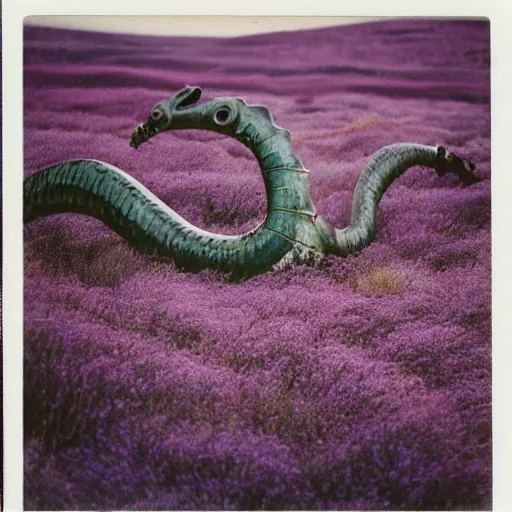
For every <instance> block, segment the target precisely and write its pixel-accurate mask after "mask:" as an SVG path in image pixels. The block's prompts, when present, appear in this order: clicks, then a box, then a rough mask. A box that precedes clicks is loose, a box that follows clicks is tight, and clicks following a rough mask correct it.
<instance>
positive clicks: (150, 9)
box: [2, 0, 512, 511]
mask: <svg viewBox="0 0 512 512" xmlns="http://www.w3.org/2000/svg"><path fill="white" fill-rule="evenodd" d="M2 4H3V5H2V7H3V16H2V17H3V19H2V31H3V41H2V49H3V75H2V80H3V82H2V88H3V99H2V101H3V103H2V107H3V198H2V199H3V230H4V231H3V306H4V307H3V311H2V315H3V351H4V352H3V358H4V374H3V380H4V416H3V420H4V454H5V459H4V460H5V462H4V464H5V465H4V478H5V480H4V483H5V486H4V490H5V492H4V500H5V501H4V506H5V509H6V510H8V511H14V510H23V508H22V490H23V486H22V475H23V458H22V411H23V408H22V392H23V382H22V368H23V365H22V355H23V302H22V301H23V292H22V290H23V287H22V286H23V227H22V176H23V173H22V168H23V139H22V134H23V126H22V119H23V102H22V98H23V96H22V94H23V90H22V44H23V39H22V28H23V18H24V17H25V16H33V15H84V14H85V15H119V14H122V15H139V16H143V15H154V16H158V15H217V16H218V15H231V16H233V15H236V16H248V15H252V16H262V15H264V16H370V17H374V16H388V17H389V16H400V17H401V16H415V17H437V16H457V17H460V16H464V17H475V16H486V17H488V18H489V19H490V20H491V49H492V57H491V66H492V70H491V76H492V87H491V102H492V109H491V115H492V230H493V236H492V242H493V256H492V265H493V322H492V325H493V470H494V477H493V480H494V500H493V510H503V511H506V510H512V492H511V487H512V486H510V482H511V481H512V477H511V471H510V464H512V442H511V435H510V432H511V431H512V425H511V416H512V414H511V403H512V401H511V399H510V395H509V393H507V391H511V390H512V386H511V383H512V380H511V378H510V375H511V373H512V371H511V370H510V364H511V362H512V357H511V355H512V339H510V338H511V337H512V336H511V334H510V332H511V329H510V318H511V305H512V302H511V301H512V297H511V286H510V285H511V280H512V279H511V275H512V272H511V260H510V243H511V242H510V236H511V234H512V229H511V228H512V226H511V224H512V221H511V219H512V215H511V214H510V205H511V202H512V201H511V199H510V194H511V193H512V187H511V186H510V185H511V175H512V170H510V163H509V160H510V156H509V153H510V149H509V148H510V145H511V143H512V142H511V140H510V138H511V137H510V128H509V126H510V123H511V120H512V108H511V105H512V101H511V91H512V87H511V83H510V68H511V62H510V59H509V58H508V57H509V56H510V51H509V49H508V48H509V45H510V43H511V38H510V33H511V32H512V30H511V28H510V25H511V21H512V20H511V17H510V16H509V15H510V13H511V8H510V7H509V5H510V2H509V1H508V0H486V1H485V0H465V1H464V2H457V3H455V2H451V3H450V2H446V0H428V1H425V2H411V1H410V0H388V1H386V2H382V3H377V2H372V1H371V0H358V1H357V2H349V1H340V0H315V2H314V4H313V5H311V4H309V5H308V4H306V3H299V2H297V1H296V0H280V1H279V2H277V1H275V0H259V1H258V2H256V3H255V2H242V1H240V0H238V1H234V0H216V1H209V0H195V1H194V2H170V1H169V0H153V1H150V0H146V1H144V2H141V1H133V0H124V1H123V0H87V1H84V2H71V1H70V0H3V2H2Z"/></svg>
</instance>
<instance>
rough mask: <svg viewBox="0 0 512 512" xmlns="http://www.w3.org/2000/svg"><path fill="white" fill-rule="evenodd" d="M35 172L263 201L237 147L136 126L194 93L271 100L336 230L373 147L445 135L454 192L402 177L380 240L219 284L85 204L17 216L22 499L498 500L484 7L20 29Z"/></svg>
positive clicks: (440, 505)
mask: <svg viewBox="0 0 512 512" xmlns="http://www.w3.org/2000/svg"><path fill="white" fill-rule="evenodd" d="M24 46H25V55H24V59H25V60H24V87H25V88H24V112H23V114H24V152H25V165H24V172H25V176H28V175H30V174H31V173H33V172H35V171H36V170H38V169H40V168H42V167H45V166H48V165H50V164H54V163H57V162H59V161H63V160H70V159H75V158H94V159H98V160H103V161H105V162H108V163H110V164H113V165H115V166H117V167H119V168H121V169H123V170H124V171H126V172H128V173H129V174H131V175H133V176H134V177H135V178H137V179H138V180H139V181H141V182H142V183H143V184H144V185H145V186H146V187H147V188H149V189H150V190H151V191H152V192H154V193H155V194H156V195H158V196H159V197H160V198H161V199H162V200H163V201H165V202H166V203H167V204H169V205H170V206H171V207H172V208H174V209H175V210H176V211H177V212H178V213H179V214H180V215H182V216H183V217H185V218H186V219H187V220H189V221H190V222H192V223H193V224H195V225H197V226H200V227H201V228H204V229H208V230H209V231H215V232H222V233H241V232H243V231H246V230H249V229H251V228H252V227H254V226H255V225H256V224H257V223H258V222H259V221H260V220H261V219H262V218H263V217H264V215H265V191H264V187H263V182H262V179H261V176H260V173H259V170H258V166H257V163H256V161H255V159H254V158H253V157H252V155H251V154H250V153H249V151H248V150H247V149H246V148H245V147H244V146H242V145H241V144H239V143H238V142H236V141H234V140H233V139H229V138H226V137H222V136H220V135H217V134H213V133H209V132H199V131H198V132H195V131H183V132H170V133H166V134H162V135H160V136H158V137H156V138H154V139H153V140H152V141H151V142H150V143H148V144H146V145H144V146H142V147H141V148H140V149H138V150H137V151H135V150H134V149H133V148H131V147H130V146H129V137H130V133H131V132H132V130H133V129H134V128H135V126H136V125H137V124H138V123H140V122H143V121H144V120H145V119H146V118H147V115H148V114H149V112H150V111H151V108H152V107H153V105H154V104H155V103H157V102H158V101H160V100H162V99H165V98H168V97H170V96H172V95H173V94H174V93H175V92H176V91H177V90H179V89H181V88H182V87H183V86H185V85H199V86H201V87H202V88H203V98H205V99H208V98H212V97H216V96H237V97H243V98H244V99H245V100H246V101H247V102H248V103H259V104H264V105H267V106H268V107H269V108H270V109H271V110H272V112H273V114H274V117H275V118H276V121H277V123H278V124H279V125H281V126H283V127H285V128H287V129H289V130H290V132H291V133H292V146H293V148H294V151H295V153H296V154H297V155H298V156H299V157H300V158H301V160H302V161H303V163H304V165H305V166H306V167H307V168H309V169H310V170H311V188H312V195H313V198H314V200H315V203H316V205H317V209H318V213H319V214H320V215H322V216H323V217H324V218H325V219H326V220H327V221H328V222H330V223H332V224H334V225H336V226H338V227H343V226H345V225H347V224H348V222H349V218H350V207H351V197H352V192H353V190H354V186H355V183H356V180H357V178H358V176H359V173H360V172H361V170H362V168H363V166H364V164H365V162H366V161H367V160H368V157H369V156H370V155H371V154H372V153H373V152H374V151H376V150H378V149H379V148H381V147H382V146H384V145H386V144H391V143H394V142H419V143H424V144H437V143H440V144H444V145H446V146H447V147H448V148H449V149H452V150H454V151H456V152H458V153H460V154H461V155H463V156H465V157H467V158H469V159H471V160H473V161H474V162H475V164H476V165H477V171H476V172H477V174H478V176H479V177H480V178H482V181H481V182H479V183H477V184H475V185H472V186H469V187H464V186H462V185H461V184H460V182H459V181H458V180H457V178H456V177H455V176H445V177H442V178H439V177H438V176H437V175H436V174H435V173H434V172H433V171H432V170H428V169H422V168H419V167H417V168H414V169H411V170H410V171H409V172H408V173H406V174H405V175H404V176H402V177H400V178H399V179H398V180H397V181H396V182H394V183H393V184H392V186H391V187H390V189H389V190H388V192H387V193H386V194H385V196H384V198H383V199H382V202H381V204H380V207H379V215H378V231H377V238H376V240H375V242H374V243H373V244H372V245H371V246H370V247H368V248H367V249H365V250H364V251H363V252H362V253H361V254H360V255H358V256H357V257H351V258H346V259H342V258H335V257H330V258H328V259H327V260H326V261H325V262H324V263H323V264H322V265H321V266H320V267H319V268H309V267H305V266H296V267H292V268H288V269H285V270H282V271H279V272H271V273H267V274H265V275H261V276H258V277H254V278H251V279H249V280H246V281H241V282H235V281H233V280H230V279H229V278H228V277H227V276H225V275H222V274H218V273H215V272H210V271H208V272H203V273H199V274H189V273H183V272H178V271H177V270H175V269H173V268H172V267H170V266H169V265H166V264H164V263H162V262H161V261H158V260H157V259H155V258H153V257H149V256H142V255H140V254H138V253H136V252H135V251H134V250H132V249H131V248H130V247H129V246H128V245H127V244H126V243H125V242H124V240H123V239H121V238H120V237H119V236H117V235H116V234H115V233H112V232H111V231H110V230H109V229H108V228H107V227H106V226H104V225H103V224H101V223H100V222H99V221H97V220H95V219H92V218H89V217H85V216H79V215H72V214H67V215H58V216H54V217H48V218H45V219H40V220H37V221H35V222H33V223H31V224H29V225H27V226H26V230H25V236H24V247H25V270H24V272H25V282H24V287H25V305H24V311H25V313H24V315H25V317H24V322H25V342H24V372H25V373H24V383H25V386H24V455H25V480H24V486H25V508H26V509H28V510H30V509H32V510H34V509H37V510H41V509H51V510H63V509H65V510H73V509H82V510H83V509H93V510H94V509H113V508H115V509H136V510H159V509H160V510H162V509H178V510H185V509H187V510H190V509H195V510H198V509H200V510H208V509H224V510H226V509H234V510H247V509H249V510H251V509H284V510H295V509H313V510H314V509H331V510H332V509H334V510H343V509H363V510H366V509H385V510H388V509H389V510H390V509H416V510H425V509H427V510H432V509H448V510H460V509H481V508H490V507H491V484H492V481H491V468H492V464H491V462H492V461H491V441H492V440H491V224H490V220H491V187H490V106H489V105H490V81H489V71H490V70H489V66H490V61H489V24H488V23H487V22H484V21H449V20H444V21H432V20H431V21H427V20H398V21H383V22H376V23H368V24H362V25H352V26H343V27H337V28H327V29H317V30H308V31H301V32H289V33H275V34H264V35H256V36H247V37H239V38H234V39H222V38H183V37H180V38H173V37H167V38H165V37H149V36H127V35H108V34H100V33H90V32H80V31H66V30H57V29H48V28H40V27H30V28H29V27H26V29H25V43H24Z"/></svg>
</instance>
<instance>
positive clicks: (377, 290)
mask: <svg viewBox="0 0 512 512" xmlns="http://www.w3.org/2000/svg"><path fill="white" fill-rule="evenodd" d="M351 284H352V287H353V288H354V290H355V291H358V292H361V293H368V294H369V293H372V294H377V295H388V294H397V293H402V292H403V291H404V289H405V285H406V279H405V277H404V276H403V275H400V274H399V273H398V272H396V271H395V270H392V269H390V268H388V267H384V266H376V267H372V268H371V269H370V270H369V271H367V272H365V273H362V274H359V275H358V276H356V277H355V278H354V279H353V281H352V283H351Z"/></svg>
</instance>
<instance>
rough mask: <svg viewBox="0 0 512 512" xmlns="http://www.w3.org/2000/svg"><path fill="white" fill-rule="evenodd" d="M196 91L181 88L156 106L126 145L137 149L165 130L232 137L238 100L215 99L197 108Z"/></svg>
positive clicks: (199, 93)
mask: <svg viewBox="0 0 512 512" xmlns="http://www.w3.org/2000/svg"><path fill="white" fill-rule="evenodd" d="M200 97H201V89H200V88H199V87H191V86H189V87H185V88H184V89H182V90H181V91H179V92H178V93H177V94H175V95H174V96H172V97H171V98H170V99H168V100H164V101H161V102H160V103H158V104H156V105H155V106H154V107H153V109H152V111H151V113H150V115H149V117H148V119H147V121H146V122H145V123H144V124H140V125H139V126H137V128H136V129H135V131H134V132H133V133H132V135H131V138H130V145H131V146H132V147H134V148H137V147H138V146H140V145H141V144H142V143H144V142H146V141H148V140H149V139H150V138H151V137H154V136H155V135H156V134H158V133H160V132H163V131H167V130H184V129H201V130H209V131H214V132H219V133H222V134H225V135H230V136H234V135H235V133H236V128H237V120H238V118H239V114H240V109H241V108H242V107H244V106H245V105H246V103H245V102H244V101H243V100H242V99H235V98H215V99H213V100H210V101H207V102H205V103H201V104H198V103H197V102H198V101H199V98H200Z"/></svg>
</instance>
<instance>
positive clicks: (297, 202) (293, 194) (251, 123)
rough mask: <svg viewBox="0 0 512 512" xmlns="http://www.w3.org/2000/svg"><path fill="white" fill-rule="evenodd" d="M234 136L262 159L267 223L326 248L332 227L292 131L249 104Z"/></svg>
mask: <svg viewBox="0 0 512 512" xmlns="http://www.w3.org/2000/svg"><path fill="white" fill-rule="evenodd" d="M244 121H245V122H244V123H241V124H240V125H239V128H238V130H237V132H236V133H235V135H234V137H235V138H236V139H237V140H239V141H240V142H242V143H243V144H245V145H246V146H247V147H248V148H249V149H250V150H251V151H252V152H253V154H254V156H255V157H256V159H257V160H258V163H259V166H260V170H261V174H262V177H263V181H264V184H265V191H266V195H267V212H266V217H265V220H264V223H263V226H264V227H265V228H266V229H268V230H270V231H272V232H274V233H276V234H278V235H279V236H282V237H283V238H285V239H287V240H289V241H291V242H293V243H296V244H301V245H304V246H306V247H309V248H313V249H320V250H321V249H322V248H323V247H324V245H325V243H326V240H327V239H328V238H329V234H328V228H327V226H326V225H325V223H324V222H323V220H322V219H319V218H318V217H317V214H316V209H315V206H314V204H313V201H312V199H311V193H310V183H309V170H307V169H306V168H305V167H304V165H303V164H302V162H301V161H300V159H299V158H298V157H297V156H296V155H295V154H294V153H293V151H292V148H291V141H290V133H289V132H288V131H287V130H285V129H283V128H280V127H279V126H277V125H276V124H275V123H274V120H273V119H272V116H271V114H270V112H269V111H268V110H267V109H266V108H265V107H259V106H255V107H247V109H246V115H245V118H244Z"/></svg>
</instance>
